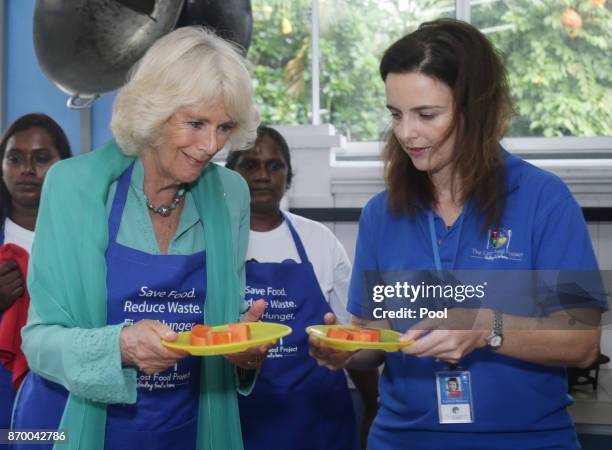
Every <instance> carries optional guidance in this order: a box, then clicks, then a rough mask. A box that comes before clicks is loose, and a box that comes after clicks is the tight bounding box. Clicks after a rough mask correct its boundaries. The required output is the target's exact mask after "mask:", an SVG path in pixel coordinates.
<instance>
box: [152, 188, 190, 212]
mask: <svg viewBox="0 0 612 450" xmlns="http://www.w3.org/2000/svg"><path fill="white" fill-rule="evenodd" d="M186 193H187V189H185V187H181V188H179V190H178V191H176V195H175V196H174V200H172V203H170V204H169V205H162V206H154V205H152V204H151V202H150V201H149V197H147V196H146V195H145V201H146V203H147V208H149V209H150V210H151V211H153V212H154V213H155V214H159V215H160V216H162V217H168V216H169V215H170V214H172V211H173V210H175V209H176V207H177V206H178V204H179V203H180V202H181V199H182V198H183V197H185V194H186Z"/></svg>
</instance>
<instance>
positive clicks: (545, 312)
mask: <svg viewBox="0 0 612 450" xmlns="http://www.w3.org/2000/svg"><path fill="white" fill-rule="evenodd" d="M380 74H381V77H382V79H383V81H384V83H385V89H386V96H387V108H388V110H389V112H390V114H391V124H392V132H391V133H390V134H389V136H388V138H387V142H386V151H385V163H386V184H387V190H386V191H385V192H382V193H380V194H378V195H376V196H375V197H374V198H372V199H371V200H370V201H369V202H368V204H367V205H366V206H365V208H364V210H363V212H362V214H361V219H360V223H359V234H358V239H357V248H356V255H355V263H354V268H353V275H352V278H351V286H350V290H349V303H348V309H349V311H350V312H351V313H352V314H353V315H354V316H355V321H356V322H357V323H374V321H375V320H376V319H377V318H381V311H380V309H385V308H387V309H386V310H385V311H390V312H397V310H396V311H393V308H394V307H395V306H396V305H397V303H396V304H393V301H394V300H393V299H390V301H389V302H385V303H377V304H376V305H372V303H371V302H370V301H369V299H370V295H369V291H368V290H367V289H366V287H365V286H366V279H367V277H366V274H367V272H368V271H377V272H378V273H380V274H381V276H383V277H384V276H385V275H384V274H385V272H384V271H389V270H395V271H398V270H403V271H412V272H411V273H412V274H415V273H417V272H416V271H428V272H429V273H440V272H441V271H452V270H457V269H460V270H472V271H479V272H478V273H479V274H480V275H481V276H483V275H484V276H487V277H488V276H493V275H494V274H495V272H496V271H500V270H503V271H504V272H503V277H506V278H507V279H508V280H513V279H514V278H512V277H513V276H515V277H516V276H517V273H518V272H517V271H524V272H527V273H529V274H530V275H535V272H534V271H535V270H541V271H544V270H548V271H556V272H557V273H559V272H560V271H569V270H574V271H582V272H583V273H585V274H588V273H591V274H597V270H598V268H597V262H596V260H595V255H594V253H593V248H592V245H591V242H590V239H589V235H588V232H587V228H586V226H585V223H584V218H583V216H582V212H581V210H580V207H579V205H578V203H577V202H576V200H574V198H573V197H572V195H571V193H570V191H569V190H568V188H567V187H566V186H565V185H564V184H563V182H562V181H561V180H560V179H559V178H558V177H556V176H555V175H553V174H551V173H548V172H545V171H543V170H541V169H539V168H537V167H534V166H532V165H531V164H528V163H527V162H525V161H523V160H521V159H519V158H517V157H515V156H513V155H511V154H510V153H508V152H506V151H505V150H504V149H503V148H502V147H501V146H500V144H499V140H500V139H501V137H502V135H503V132H504V128H505V125H506V124H507V123H508V120H509V116H510V113H511V109H512V108H511V103H510V96H509V92H508V87H507V84H506V75H505V70H504V67H503V65H502V63H501V60H500V58H499V56H498V55H497V54H496V52H495V50H494V48H493V46H492V45H491V43H490V42H489V41H488V40H487V39H486V37H485V36H484V35H483V34H482V33H481V32H480V31H478V30H477V29H476V28H474V27H473V26H471V25H469V24H467V23H464V22H460V21H456V20H451V19H443V20H438V21H434V22H428V23H424V24H422V25H421V26H420V27H419V28H418V29H417V30H416V31H414V32H412V33H410V34H409V35H407V36H405V37H403V38H401V39H400V40H398V41H397V42H395V43H394V44H393V45H392V46H391V47H390V48H389V49H388V50H387V51H386V52H385V54H384V56H383V58H382V61H381V64H380ZM404 273H407V272H404ZM497 273H499V272H497ZM485 279H486V278H485ZM512 287H513V288H514V287H515V286H512ZM498 297H501V296H489V297H487V298H485V299H484V300H483V302H482V308H481V309H468V307H457V306H462V304H461V305H459V304H456V303H455V302H453V301H452V300H453V299H450V300H451V301H450V303H451V305H449V308H448V311H447V313H448V319H447V320H436V319H425V320H421V321H419V319H418V318H415V319H414V320H410V319H399V318H393V317H390V318H389V322H386V323H383V324H381V325H382V326H389V325H390V326H391V327H392V328H394V329H396V330H397V331H400V332H402V333H404V332H405V336H404V339H406V340H411V339H416V342H415V343H414V344H413V345H411V346H409V347H407V348H405V349H403V353H400V352H396V353H387V354H382V353H381V354H378V355H376V354H372V353H371V352H370V353H368V351H358V352H356V353H353V354H351V353H348V352H342V351H336V350H331V349H329V348H327V347H325V346H324V345H322V344H321V343H320V342H318V341H316V340H314V339H313V340H312V341H311V342H312V344H311V345H312V353H313V355H314V356H315V357H316V358H317V359H319V362H320V363H322V364H325V365H327V366H329V367H336V368H340V367H356V366H359V365H362V366H363V365H365V366H368V365H375V364H376V363H379V364H380V363H382V362H383V361H384V362H385V369H384V372H383V375H382V379H381V384H380V409H379V413H378V416H377V417H376V420H375V421H374V424H373V425H372V429H371V431H370V436H369V447H368V448H370V449H372V450H380V449H385V450H386V449H389V450H391V449H393V450H395V449H398V448H408V447H409V448H411V449H439V448H444V449H470V450H475V449H488V450H490V449H496V450H499V449H508V450H510V449H535V448H555V449H578V448H580V444H579V443H578V440H577V437H576V432H575V430H574V425H573V423H572V419H571V417H570V415H569V413H568V412H567V409H566V407H567V406H568V405H569V404H570V403H571V399H570V397H569V396H568V395H567V380H566V373H565V368H564V366H568V365H571V366H584V367H586V366H588V365H590V364H591V363H592V361H593V360H594V358H595V357H596V355H598V351H599V338H600V327H599V319H600V317H601V311H602V309H605V308H606V304H605V301H604V300H603V299H596V298H592V297H589V296H584V297H582V298H580V297H579V296H573V297H571V296H570V297H571V298H568V300H570V301H569V303H565V304H564V303H563V302H558V303H556V304H554V302H549V301H548V300H549V299H546V300H547V301H545V302H543V303H542V304H539V305H538V304H536V303H535V302H534V301H533V300H539V299H533V297H531V298H522V297H518V296H517V297H514V298H512V299H510V300H509V301H499V299H498ZM550 298H554V296H551V297H550ZM457 301H460V299H459V300H457ZM527 301H529V302H530V304H526V303H527ZM400 303H401V306H406V305H407V303H408V302H406V301H401V302H400ZM467 303H469V302H467ZM416 305H417V306H424V304H423V303H417V304H416ZM453 306H455V307H453ZM538 306H539V307H541V309H539V308H538ZM376 307H379V310H378V313H376V312H375V311H376V310H375V308H376ZM538 310H539V312H538ZM417 311H418V308H417ZM528 311H529V312H528ZM534 311H535V312H534ZM580 316H583V317H584V316H590V321H591V322H590V323H591V326H586V325H585V326H583V325H584V324H580V323H578V322H579V321H576V320H574V319H573V317H580ZM466 317H467V318H469V319H470V320H471V321H472V324H470V326H465V325H461V324H459V326H456V321H457V320H459V321H460V320H462V319H464V318H466ZM379 322H381V321H379ZM366 356H369V357H371V359H370V360H365V357H366ZM451 377H456V379H457V380H458V383H460V387H461V388H460V390H461V392H462V395H461V396H460V397H459V398H449V396H447V395H445V394H444V392H445V389H444V384H443V383H444V380H446V379H450V378H451ZM499 386H504V389H499Z"/></svg>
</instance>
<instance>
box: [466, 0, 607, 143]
mask: <svg viewBox="0 0 612 450" xmlns="http://www.w3.org/2000/svg"><path fill="white" fill-rule="evenodd" d="M611 11H612V10H611V6H610V2H608V3H606V1H605V0H584V1H579V2H576V1H570V0H539V1H537V2H534V1H533V0H504V1H502V0H480V1H472V2H471V17H472V22H473V23H474V24H475V25H477V26H478V27H480V29H481V30H482V31H483V32H485V33H486V34H487V36H488V37H489V38H490V39H491V40H492V41H493V42H494V43H495V45H496V46H497V47H498V48H499V49H500V50H501V51H502V53H503V54H504V59H505V62H506V67H507V70H508V74H509V81H510V86H511V90H512V94H513V98H514V101H515V107H516V110H517V113H518V117H516V118H515V119H514V120H513V122H512V124H511V126H510V129H509V132H508V135H509V136H596V135H604V136H610V135H612V120H611V119H610V118H611V117H612V89H611V88H612V58H610V43H611V42H612V12H611Z"/></svg>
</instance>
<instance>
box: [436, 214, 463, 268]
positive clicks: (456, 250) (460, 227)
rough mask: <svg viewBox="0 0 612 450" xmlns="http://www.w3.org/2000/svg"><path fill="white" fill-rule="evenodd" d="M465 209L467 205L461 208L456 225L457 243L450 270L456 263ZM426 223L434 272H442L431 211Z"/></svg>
mask: <svg viewBox="0 0 612 450" xmlns="http://www.w3.org/2000/svg"><path fill="white" fill-rule="evenodd" d="M467 207H468V204H467V203H466V204H465V205H464V206H463V211H461V214H460V215H459V224H458V225H457V242H456V243H455V254H454V255H453V263H452V265H451V267H450V270H454V269H455V263H456V262H457V253H459V241H460V240H461V231H462V230H463V221H464V220H465V216H466V214H467V211H466V209H467ZM427 221H428V222H429V235H430V237H431V250H432V251H433V256H434V263H435V265H436V270H442V262H441V261H440V251H439V250H438V240H437V239H436V226H435V224H434V215H433V211H432V210H431V209H430V210H429V211H428V212H427Z"/></svg>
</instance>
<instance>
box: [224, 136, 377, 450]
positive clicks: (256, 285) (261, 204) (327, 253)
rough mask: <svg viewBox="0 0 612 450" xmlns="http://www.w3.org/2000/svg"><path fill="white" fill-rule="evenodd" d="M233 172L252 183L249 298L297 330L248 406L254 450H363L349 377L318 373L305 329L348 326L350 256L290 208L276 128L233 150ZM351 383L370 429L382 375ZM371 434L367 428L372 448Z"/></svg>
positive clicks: (245, 413) (270, 362)
mask: <svg viewBox="0 0 612 450" xmlns="http://www.w3.org/2000/svg"><path fill="white" fill-rule="evenodd" d="M226 166H227V167H229V168H231V169H234V170H236V171H237V172H239V173H240V174H241V175H242V176H243V177H244V179H245V180H246V181H247V183H248V185H249V190H250V193H251V232H250V234H249V246H248V251H247V263H246V295H245V298H246V299H247V301H248V300H251V301H253V300H256V299H259V298H264V299H265V300H266V302H267V307H266V311H265V313H264V315H263V316H262V320H264V321H270V322H277V323H283V324H286V325H288V326H290V327H291V328H292V329H293V333H292V334H291V335H290V336H288V337H286V338H283V339H281V340H280V342H279V344H278V345H277V346H276V347H275V348H272V349H271V350H270V352H269V354H268V358H267V361H266V363H265V364H264V366H263V367H262V369H261V372H260V375H259V378H258V381H257V384H256V385H255V388H254V390H253V393H252V394H251V395H250V396H248V397H244V398H240V414H241V424H242V429H243V438H244V446H245V450H274V449H287V448H292V449H295V450H300V449H304V450H305V449H308V450H318V449H321V450H323V449H325V450H333V449H338V450H352V449H357V448H359V442H358V436H357V430H356V426H355V418H354V413H353V405H352V402H351V398H350V394H349V391H348V388H347V381H346V377H345V375H344V373H343V372H342V371H339V372H338V371H336V372H335V371H330V370H328V369H326V368H323V367H318V366H317V364H316V361H315V360H314V359H312V358H310V357H309V355H308V339H307V336H306V333H305V331H304V330H305V328H306V327H307V326H309V325H315V324H321V323H323V322H324V316H325V315H326V314H327V313H330V312H333V313H334V314H335V315H336V317H337V318H338V321H339V322H344V323H348V321H349V315H348V313H347V311H346V302H347V289H348V283H349V278H350V274H351V263H350V261H349V259H348V257H347V255H346V252H345V250H344V248H343V247H342V244H340V242H339V241H338V239H337V238H336V237H335V236H334V235H333V233H332V232H331V231H330V230H329V229H328V228H326V227H325V226H324V225H322V224H320V223H317V222H314V221H312V220H309V219H306V218H304V217H300V216H297V215H295V214H290V213H288V212H284V211H282V210H281V209H280V202H281V199H282V197H283V195H284V193H285V190H286V189H287V188H288V187H289V185H290V183H291V178H292V175H293V174H292V169H291V158H290V154H289V147H288V145H287V142H286V141H285V139H284V138H283V137H282V135H281V134H280V133H278V132H277V131H276V130H274V129H272V128H269V127H265V126H262V127H260V128H259V129H258V135H257V140H256V142H255V145H254V147H253V148H251V149H250V150H247V151H241V152H231V153H230V154H229V155H228V159H227V164H226ZM350 375H351V378H353V380H354V381H355V384H356V385H357V387H358V388H359V390H360V392H361V393H362V397H363V399H364V404H365V406H366V408H365V409H366V415H365V417H366V420H365V421H366V422H368V418H371V417H372V416H373V415H375V412H376V408H377V405H376V397H377V394H376V380H377V374H376V372H374V371H371V372H365V373H359V372H357V373H351V374H350ZM368 426H369V422H368V423H367V425H366V426H365V427H364V428H362V438H363V439H362V441H363V442H362V445H363V446H365V437H366V436H365V435H364V434H367V428H368Z"/></svg>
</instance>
